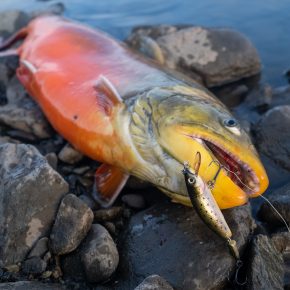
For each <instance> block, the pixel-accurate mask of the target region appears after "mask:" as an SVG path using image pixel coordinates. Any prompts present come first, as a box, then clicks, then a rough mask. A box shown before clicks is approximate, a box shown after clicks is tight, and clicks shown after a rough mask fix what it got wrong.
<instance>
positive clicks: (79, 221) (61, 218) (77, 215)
mask: <svg viewBox="0 0 290 290" xmlns="http://www.w3.org/2000/svg"><path fill="white" fill-rule="evenodd" d="M93 218H94V214H93V212H92V210H91V209H90V208H89V207H88V206H87V205H86V204H85V203H84V202H83V201H82V200H80V199H79V198H78V197H77V196H75V195H74V194H68V195H66V196H65V197H64V198H63V200H62V201H61V204H60V207H59V210H58V213H57V216H56V219H55V223H54V225H53V227H52V230H51V234H50V248H51V250H52V252H53V253H54V254H56V255H63V254H67V253H70V252H72V251H74V250H75V249H76V248H77V247H78V246H79V244H80V243H81V241H82V240H83V239H84V238H85V236H86V235H87V233H88V231H89V230H90V228H91V225H92V222H93Z"/></svg>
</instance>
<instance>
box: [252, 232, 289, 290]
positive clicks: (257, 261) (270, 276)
mask: <svg viewBox="0 0 290 290" xmlns="http://www.w3.org/2000/svg"><path fill="white" fill-rule="evenodd" d="M250 257H251V258H250V266H249V268H248V275H247V277H248V282H247V289H250V290H256V289H261V290H268V289H277V290H278V289H281V290H282V289H284V288H283V276H284V269H283V265H284V264H283V258H282V255H281V254H280V253H279V252H278V251H277V250H276V248H275V247H274V245H273V243H272V242H271V240H270V239H269V238H268V237H267V236H264V235H258V236H256V237H255V238H254V240H253V243H252V248H251V253H250Z"/></svg>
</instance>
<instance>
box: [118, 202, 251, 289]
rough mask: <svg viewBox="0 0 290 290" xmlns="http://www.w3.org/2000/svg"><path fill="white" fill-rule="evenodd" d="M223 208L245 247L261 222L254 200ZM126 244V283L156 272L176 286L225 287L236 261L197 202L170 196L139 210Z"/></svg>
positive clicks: (121, 268) (122, 265)
mask: <svg viewBox="0 0 290 290" xmlns="http://www.w3.org/2000/svg"><path fill="white" fill-rule="evenodd" d="M223 213H224V215H225V218H226V220H227V222H228V224H229V226H230V228H231V230H232V232H233V238H234V239H235V240H236V241H237V243H238V246H239V249H240V251H242V249H243V247H244V245H245V244H246V243H247V239H248V236H249V234H250V232H251V231H252V230H253V229H254V228H255V222H254V220H253V218H252V216H251V210H250V206H249V205H246V206H241V207H237V208H234V209H229V210H225V211H223ZM241 221H243V222H241ZM120 244H121V245H122V251H121V257H120V266H119V272H120V273H119V275H120V276H119V277H120V278H119V280H122V281H124V284H125V286H124V287H127V288H126V289H132V288H134V287H136V284H137V283H141V282H142V277H143V279H144V277H147V276H149V275H152V274H155V273H158V275H160V276H162V277H163V278H164V279H166V280H167V281H168V282H169V283H170V285H172V286H173V288H176V289H182V290H194V289H209V290H210V289H221V288H222V287H224V286H225V284H226V283H227V281H228V277H227V274H228V273H231V272H232V271H233V269H234V267H235V259H234V258H233V257H232V256H231V254H230V252H229V249H228V247H227V245H226V243H225V241H223V240H222V239H221V238H219V237H218V236H217V235H216V234H215V233H213V232H212V231H211V230H210V229H209V228H208V227H207V226H206V225H205V224H204V223H203V222H202V221H201V219H200V218H199V216H198V215H197V213H196V212H195V211H194V210H193V209H192V208H188V207H185V206H182V205H177V204H173V203H170V202H168V201H163V202H162V203H161V202H160V203H158V204H156V205H154V206H153V207H151V208H149V209H146V210H144V211H142V212H138V213H137V214H135V215H133V216H132V218H131V220H130V223H129V226H128V229H127V231H126V234H125V235H124V238H123V239H122V240H121V241H120ZM125 269H127V270H125ZM128 269H129V270H128ZM177 269H178V271H177ZM120 289H121V288H120Z"/></svg>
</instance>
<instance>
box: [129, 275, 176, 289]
mask: <svg viewBox="0 0 290 290" xmlns="http://www.w3.org/2000/svg"><path fill="white" fill-rule="evenodd" d="M134 290H173V288H172V287H171V286H170V285H169V284H168V283H167V281H165V280H164V279H163V278H162V277H160V276H158V275H151V276H149V277H147V278H146V279H144V281H143V282H142V283H141V284H140V285H138V286H137V287H136V288H135V289H134Z"/></svg>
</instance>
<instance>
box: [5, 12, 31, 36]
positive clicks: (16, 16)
mask: <svg viewBox="0 0 290 290" xmlns="http://www.w3.org/2000/svg"><path fill="white" fill-rule="evenodd" d="M28 22H29V16H28V14H26V13H25V12H23V11H20V10H11V11H5V12H1V13H0V35H1V36H2V37H7V36H8V35H10V34H12V33H14V32H16V31H17V30H18V29H20V28H22V27H24V26H26V25H27V23H28Z"/></svg>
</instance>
